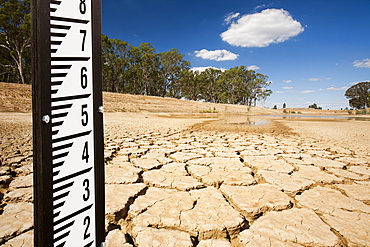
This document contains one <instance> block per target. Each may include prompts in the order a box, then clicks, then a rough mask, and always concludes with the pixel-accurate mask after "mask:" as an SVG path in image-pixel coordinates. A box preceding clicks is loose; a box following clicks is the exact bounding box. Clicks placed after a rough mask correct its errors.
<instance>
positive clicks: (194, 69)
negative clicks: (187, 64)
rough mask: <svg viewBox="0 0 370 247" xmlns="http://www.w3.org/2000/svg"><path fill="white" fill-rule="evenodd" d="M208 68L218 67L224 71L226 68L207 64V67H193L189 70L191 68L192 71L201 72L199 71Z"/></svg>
mask: <svg viewBox="0 0 370 247" xmlns="http://www.w3.org/2000/svg"><path fill="white" fill-rule="evenodd" d="M209 68H212V69H218V70H221V71H225V70H226V69H225V68H216V67H212V66H208V67H193V68H191V69H190V70H192V71H198V72H199V73H201V72H203V71H205V70H206V69H209Z"/></svg>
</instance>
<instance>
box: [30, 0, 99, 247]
mask: <svg viewBox="0 0 370 247" xmlns="http://www.w3.org/2000/svg"><path fill="white" fill-rule="evenodd" d="M32 18H33V73H34V82H33V126H34V135H33V136H34V171H35V172H34V194H35V202H34V203H35V213H34V215H35V216H34V217H35V220H34V222H35V240H34V242H35V246H43V247H47V246H53V247H63V246H65V247H69V246H78V247H79V246H81V247H89V246H99V247H100V246H104V196H105V195H104V150H103V116H102V115H103V106H102V90H101V85H102V82H101V81H102V79H101V0H54V1H53V0H35V1H33V6H32Z"/></svg>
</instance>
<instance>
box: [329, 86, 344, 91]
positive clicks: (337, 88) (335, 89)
mask: <svg viewBox="0 0 370 247" xmlns="http://www.w3.org/2000/svg"><path fill="white" fill-rule="evenodd" d="M347 89H348V87H328V88H327V89H326V90H328V91H342V90H347Z"/></svg>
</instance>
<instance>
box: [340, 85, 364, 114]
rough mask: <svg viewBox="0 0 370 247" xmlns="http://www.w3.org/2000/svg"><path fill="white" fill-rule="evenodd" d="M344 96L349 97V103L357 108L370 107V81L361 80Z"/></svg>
mask: <svg viewBox="0 0 370 247" xmlns="http://www.w3.org/2000/svg"><path fill="white" fill-rule="evenodd" d="M344 96H346V97H347V99H349V105H350V106H351V107H354V108H356V109H363V108H368V107H370V81H365V82H359V83H357V84H355V85H353V86H351V87H350V88H348V89H347V91H346V92H345V94H344Z"/></svg>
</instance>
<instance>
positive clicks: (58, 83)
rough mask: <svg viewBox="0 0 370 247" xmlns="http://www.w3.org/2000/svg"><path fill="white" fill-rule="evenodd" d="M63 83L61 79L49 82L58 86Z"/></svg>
mask: <svg viewBox="0 0 370 247" xmlns="http://www.w3.org/2000/svg"><path fill="white" fill-rule="evenodd" d="M62 84H63V81H52V82H51V85H52V86H60V85H62Z"/></svg>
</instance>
